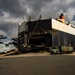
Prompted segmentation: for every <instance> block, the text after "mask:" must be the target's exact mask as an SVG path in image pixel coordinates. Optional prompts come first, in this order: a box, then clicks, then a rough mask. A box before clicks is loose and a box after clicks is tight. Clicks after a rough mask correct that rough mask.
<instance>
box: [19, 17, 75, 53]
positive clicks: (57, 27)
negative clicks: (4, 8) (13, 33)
mask: <svg viewBox="0 0 75 75" xmlns="http://www.w3.org/2000/svg"><path fill="white" fill-rule="evenodd" d="M74 38H75V26H74V25H72V24H70V25H67V24H65V23H62V22H59V21H57V20H56V19H53V18H49V19H38V20H35V21H31V20H30V21H28V22H25V21H24V22H23V23H21V24H20V25H19V26H18V40H19V43H18V48H19V49H20V46H21V45H22V46H23V47H24V50H25V51H27V50H29V51H30V50H32V49H34V50H36V49H39V48H47V49H49V51H50V53H51V54H59V53H60V54H62V53H72V52H73V51H74V49H75V40H74ZM20 51H21V49H20Z"/></svg>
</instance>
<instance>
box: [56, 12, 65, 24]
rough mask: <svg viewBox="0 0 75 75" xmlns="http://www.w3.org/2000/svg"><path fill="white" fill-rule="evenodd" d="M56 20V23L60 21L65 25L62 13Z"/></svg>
mask: <svg viewBox="0 0 75 75" xmlns="http://www.w3.org/2000/svg"><path fill="white" fill-rule="evenodd" d="M56 20H58V21H60V22H62V23H65V16H64V15H63V13H61V15H60V16H59V18H58V19H56Z"/></svg>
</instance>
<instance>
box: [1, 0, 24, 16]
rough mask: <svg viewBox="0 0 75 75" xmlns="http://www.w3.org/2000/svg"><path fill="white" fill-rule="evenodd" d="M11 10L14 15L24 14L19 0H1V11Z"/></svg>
mask: <svg viewBox="0 0 75 75" xmlns="http://www.w3.org/2000/svg"><path fill="white" fill-rule="evenodd" d="M1 10H2V11H4V12H9V13H10V14H12V15H14V16H18V15H19V16H21V15H24V11H23V7H22V6H21V4H20V2H19V0H0V11H1Z"/></svg>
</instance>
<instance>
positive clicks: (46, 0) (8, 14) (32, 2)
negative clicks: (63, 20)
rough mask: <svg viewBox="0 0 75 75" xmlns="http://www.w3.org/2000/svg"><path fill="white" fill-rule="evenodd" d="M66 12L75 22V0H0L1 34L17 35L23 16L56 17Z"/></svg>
mask: <svg viewBox="0 0 75 75" xmlns="http://www.w3.org/2000/svg"><path fill="white" fill-rule="evenodd" d="M60 13H64V14H65V15H67V17H68V19H69V21H71V22H72V23H73V24H75V0H0V34H4V35H7V36H9V37H11V36H17V32H18V31H17V30H18V28H17V27H18V23H19V22H22V20H23V19H22V18H23V16H24V17H25V18H26V19H28V17H29V16H32V19H38V16H39V15H40V14H41V15H42V18H49V16H51V17H53V18H56V17H58V16H59V15H60Z"/></svg>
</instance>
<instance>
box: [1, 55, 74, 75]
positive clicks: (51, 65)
mask: <svg viewBox="0 0 75 75" xmlns="http://www.w3.org/2000/svg"><path fill="white" fill-rule="evenodd" d="M0 75H75V56H71V55H48V56H32V57H31V56H29V57H23V56H22V57H11V58H10V57H7V58H5V57H4V58H0Z"/></svg>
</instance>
